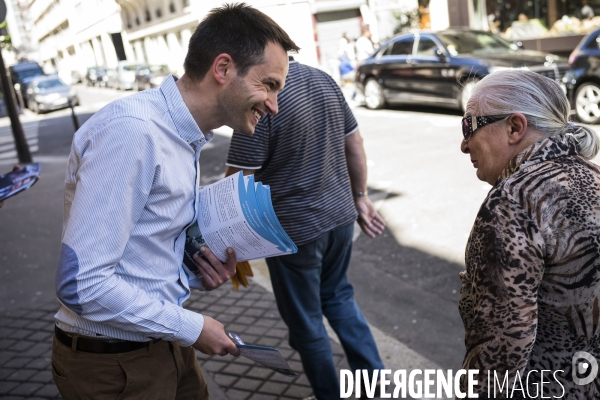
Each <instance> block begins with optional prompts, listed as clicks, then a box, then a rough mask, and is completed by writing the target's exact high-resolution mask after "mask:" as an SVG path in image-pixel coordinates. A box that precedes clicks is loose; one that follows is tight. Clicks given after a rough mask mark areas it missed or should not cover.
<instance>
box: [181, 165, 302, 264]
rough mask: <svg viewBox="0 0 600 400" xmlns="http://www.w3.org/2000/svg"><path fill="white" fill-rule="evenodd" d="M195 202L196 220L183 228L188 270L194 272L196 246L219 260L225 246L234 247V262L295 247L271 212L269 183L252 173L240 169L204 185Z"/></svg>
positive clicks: (184, 257) (286, 252) (185, 261)
mask: <svg viewBox="0 0 600 400" xmlns="http://www.w3.org/2000/svg"><path fill="white" fill-rule="evenodd" d="M198 202H199V210H200V211H199V215H198V221H197V223H194V224H193V225H192V226H191V227H190V228H188V230H187V237H186V244H185V251H184V255H183V261H184V264H185V265H186V266H187V268H188V269H189V270H190V271H191V272H194V273H197V272H198V269H197V267H196V265H195V263H194V261H193V259H192V256H193V255H194V254H196V253H198V250H199V249H200V246H206V247H208V248H209V249H210V250H211V251H212V252H213V253H214V254H215V256H217V258H218V259H219V260H221V261H222V262H225V261H226V260H227V254H226V250H227V248H228V247H232V248H233V249H234V250H235V254H236V256H237V261H238V262H241V261H246V260H254V259H257V258H265V257H273V256H279V255H284V254H293V253H296V252H297V251H298V248H297V247H296V245H295V244H294V242H292V240H291V239H290V238H289V236H288V235H287V234H286V233H285V231H284V230H283V228H282V226H281V224H280V223H279V220H278V219H277V216H276V215H275V210H273V204H272V203H271V191H270V188H269V186H267V185H263V184H262V183H260V182H255V181H254V175H247V176H244V175H243V174H242V172H241V171H240V172H238V173H237V174H233V175H230V176H228V177H226V178H224V179H221V180H220V181H218V182H215V183H213V184H211V185H208V186H204V187H203V188H201V189H200V190H199V193H198Z"/></svg>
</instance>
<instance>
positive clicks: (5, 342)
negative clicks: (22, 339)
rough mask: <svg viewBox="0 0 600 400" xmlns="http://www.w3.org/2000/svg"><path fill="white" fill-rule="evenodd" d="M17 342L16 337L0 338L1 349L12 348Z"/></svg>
mask: <svg viewBox="0 0 600 400" xmlns="http://www.w3.org/2000/svg"><path fill="white" fill-rule="evenodd" d="M16 342H17V341H16V339H0V350H5V349H6V350H10V349H11V347H12V346H14V344H15V343H16Z"/></svg>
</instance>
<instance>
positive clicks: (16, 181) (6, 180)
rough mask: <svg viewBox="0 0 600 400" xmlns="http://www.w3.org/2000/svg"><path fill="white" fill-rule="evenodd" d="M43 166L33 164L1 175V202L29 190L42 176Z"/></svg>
mask: <svg viewBox="0 0 600 400" xmlns="http://www.w3.org/2000/svg"><path fill="white" fill-rule="evenodd" d="M41 169H42V166H41V165H40V164H39V163H33V164H29V165H26V166H24V167H23V168H19V169H18V170H16V171H12V172H9V173H8V174H4V175H0V201H3V200H6V199H8V198H9V197H12V196H14V195H16V194H17V193H21V192H22V191H24V190H27V189H29V188H30V187H31V186H33V184H34V183H35V182H37V180H38V178H39V176H40V170H41Z"/></svg>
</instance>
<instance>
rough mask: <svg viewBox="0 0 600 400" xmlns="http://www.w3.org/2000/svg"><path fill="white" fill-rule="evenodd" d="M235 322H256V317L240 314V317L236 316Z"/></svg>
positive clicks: (247, 323)
mask: <svg viewBox="0 0 600 400" xmlns="http://www.w3.org/2000/svg"><path fill="white" fill-rule="evenodd" d="M236 322H238V323H240V324H245V325H253V324H254V323H255V322H256V318H254V317H247V316H245V315H242V316H241V317H238V318H237V319H236Z"/></svg>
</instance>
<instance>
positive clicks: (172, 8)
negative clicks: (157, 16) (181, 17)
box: [169, 2, 176, 14]
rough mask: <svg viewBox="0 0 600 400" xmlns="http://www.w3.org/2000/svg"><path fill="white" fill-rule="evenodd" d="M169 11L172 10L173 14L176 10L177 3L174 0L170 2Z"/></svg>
mask: <svg viewBox="0 0 600 400" xmlns="http://www.w3.org/2000/svg"><path fill="white" fill-rule="evenodd" d="M169 11H171V14H173V13H174V12H175V11H176V10H175V3H173V2H171V3H169Z"/></svg>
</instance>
